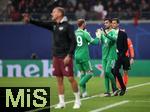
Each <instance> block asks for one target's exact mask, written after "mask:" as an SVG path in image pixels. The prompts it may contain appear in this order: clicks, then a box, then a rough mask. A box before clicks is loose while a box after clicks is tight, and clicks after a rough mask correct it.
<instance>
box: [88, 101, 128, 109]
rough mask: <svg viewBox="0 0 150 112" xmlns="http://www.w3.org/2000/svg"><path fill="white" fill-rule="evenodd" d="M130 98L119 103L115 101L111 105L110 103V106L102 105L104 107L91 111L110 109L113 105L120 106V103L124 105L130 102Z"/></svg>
mask: <svg viewBox="0 0 150 112" xmlns="http://www.w3.org/2000/svg"><path fill="white" fill-rule="evenodd" d="M128 102H129V100H123V101H121V102H117V103H113V104H111V105H108V106H105V107H102V108H99V109H96V110H92V111H90V112H101V111H103V110H107V109H110V108H113V107H116V106H119V105H123V104H125V103H128Z"/></svg>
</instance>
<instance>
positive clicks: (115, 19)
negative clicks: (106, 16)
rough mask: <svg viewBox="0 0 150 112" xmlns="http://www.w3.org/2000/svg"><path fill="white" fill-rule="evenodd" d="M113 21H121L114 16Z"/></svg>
mask: <svg viewBox="0 0 150 112" xmlns="http://www.w3.org/2000/svg"><path fill="white" fill-rule="evenodd" d="M112 21H116V22H117V23H118V24H119V23H120V21H119V19H118V18H113V19H112Z"/></svg>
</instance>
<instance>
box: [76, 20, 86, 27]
mask: <svg viewBox="0 0 150 112" xmlns="http://www.w3.org/2000/svg"><path fill="white" fill-rule="evenodd" d="M84 23H85V19H78V20H77V25H78V27H80V26H82V24H84Z"/></svg>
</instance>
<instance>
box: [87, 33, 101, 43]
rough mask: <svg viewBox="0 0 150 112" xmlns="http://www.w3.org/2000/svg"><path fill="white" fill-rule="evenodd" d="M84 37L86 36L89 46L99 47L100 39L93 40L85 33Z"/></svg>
mask: <svg viewBox="0 0 150 112" xmlns="http://www.w3.org/2000/svg"><path fill="white" fill-rule="evenodd" d="M84 36H85V38H86V40H87V42H88V43H89V44H94V45H97V44H98V43H99V39H98V38H95V39H94V38H92V37H91V35H90V34H89V33H88V32H85V33H84Z"/></svg>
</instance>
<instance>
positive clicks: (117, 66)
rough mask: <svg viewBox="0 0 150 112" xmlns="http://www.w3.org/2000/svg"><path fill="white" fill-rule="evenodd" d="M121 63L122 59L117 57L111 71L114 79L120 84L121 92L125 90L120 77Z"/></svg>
mask: <svg viewBox="0 0 150 112" xmlns="http://www.w3.org/2000/svg"><path fill="white" fill-rule="evenodd" d="M123 62H124V57H119V58H118V59H117V61H116V63H115V66H114V68H113V69H112V73H113V75H114V77H115V79H116V78H117V79H118V82H119V84H120V86H121V89H122V90H125V89H126V86H125V84H124V82H123V79H122V75H121V73H120V68H121V66H122V65H123Z"/></svg>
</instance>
